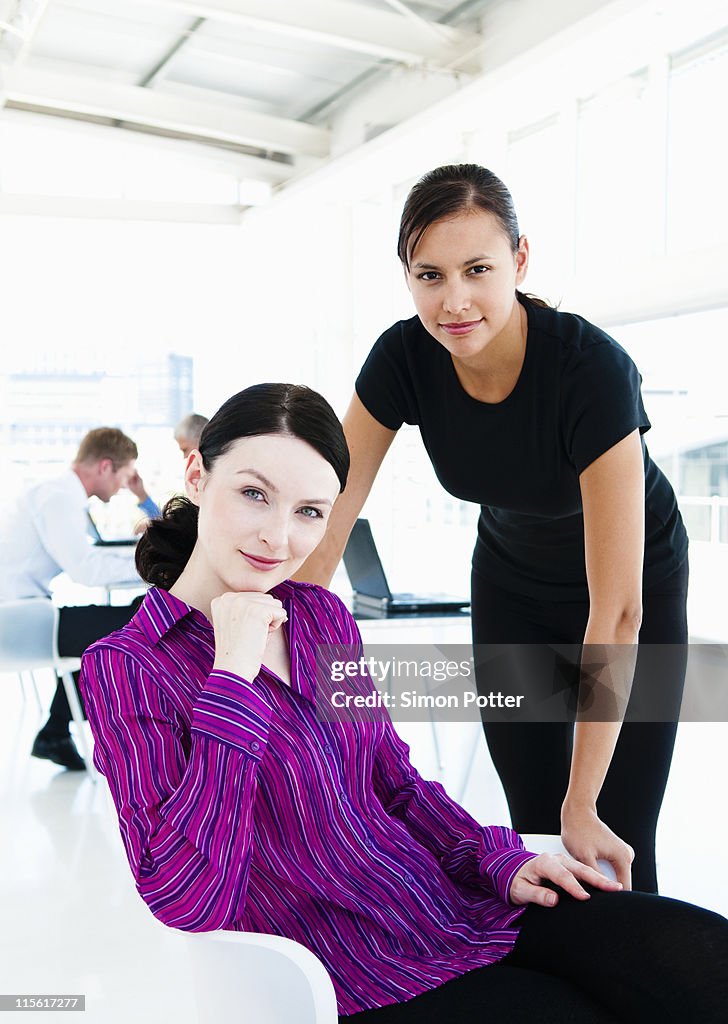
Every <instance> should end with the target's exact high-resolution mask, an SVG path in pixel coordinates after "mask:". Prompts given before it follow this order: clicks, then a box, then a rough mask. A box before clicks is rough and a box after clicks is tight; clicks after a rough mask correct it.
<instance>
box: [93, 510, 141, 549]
mask: <svg viewBox="0 0 728 1024" xmlns="http://www.w3.org/2000/svg"><path fill="white" fill-rule="evenodd" d="M87 516H88V524H89V525H88V532H89V533H90V534H91V538H92V542H93V545H94V547H96V548H128V547H130V546H133V545H134V544H136V542H137V541H138V540H139V535H138V534H136V535H135V536H133V537H114V538H113V539H111V540H110V539H107V538H105V537H102V536H101V534H100V533H99V528H98V526H97V525H96V523H95V522H94V519H93V516H92V515H91V513H90V512H88V513H87Z"/></svg>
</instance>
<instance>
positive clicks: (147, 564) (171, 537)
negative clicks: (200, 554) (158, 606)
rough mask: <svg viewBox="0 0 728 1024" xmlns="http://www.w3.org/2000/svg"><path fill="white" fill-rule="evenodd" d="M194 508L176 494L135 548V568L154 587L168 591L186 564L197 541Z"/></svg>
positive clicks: (186, 499) (188, 500) (196, 512)
mask: <svg viewBox="0 0 728 1024" xmlns="http://www.w3.org/2000/svg"><path fill="white" fill-rule="evenodd" d="M198 512H199V510H198V508H197V505H194V504H193V503H192V502H191V501H190V499H189V498H185V497H184V496H183V495H181V494H177V495H175V496H174V497H172V498H170V499H169V501H168V502H167V504H166V505H165V506H164V509H163V510H162V518H161V519H153V520H152V521H151V522H150V524H149V526H148V527H147V528H146V530H145V531H144V533H143V534H142V536H141V537H140V539H139V543H138V544H137V547H136V556H135V560H136V567H137V572H138V573H139V575H140V576H141V578H142V579H143V580H144V581H145V582H146V583H149V584H151V585H152V586H154V587H161V588H162V589H163V590H169V588H170V587H172V586H173V585H174V584H175V583H176V582H177V580H178V579H179V577H180V576H181V575H182V570H183V569H184V567H185V566H186V565H187V562H188V561H189V558H190V555H191V554H192V551H193V548H194V546H195V544H196V542H197V517H198Z"/></svg>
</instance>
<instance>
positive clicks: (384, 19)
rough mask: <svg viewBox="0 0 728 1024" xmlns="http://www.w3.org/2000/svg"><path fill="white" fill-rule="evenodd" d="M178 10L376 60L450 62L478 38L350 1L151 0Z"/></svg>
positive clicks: (419, 62) (467, 49) (415, 62)
mask: <svg viewBox="0 0 728 1024" xmlns="http://www.w3.org/2000/svg"><path fill="white" fill-rule="evenodd" d="M153 2H154V3H155V4H156V5H157V6H161V7H167V8H171V9H173V10H176V11H179V12H180V13H185V14H190V15H193V16H195V17H200V18H206V19H208V20H210V21H222V22H226V23H228V24H233V25H240V26H242V27H245V28H256V29H260V30H263V31H266V32H276V33H280V34H281V35H286V36H289V37H294V38H299V39H304V40H306V41H308V42H314V43H320V44H324V45H328V46H336V47H340V48H343V49H346V50H352V51H354V52H357V53H364V54H367V55H368V56H370V57H372V58H374V59H376V60H380V59H386V60H395V61H397V62H400V63H405V64H414V65H422V64H427V65H428V66H431V67H438V66H443V67H445V66H448V65H449V64H451V63H452V62H453V61H455V60H457V58H458V57H460V56H462V55H463V53H465V52H467V51H469V50H471V49H472V47H473V45H474V43H475V42H477V39H478V37H477V36H474V35H473V33H465V32H462V31H460V30H458V29H453V28H448V27H445V26H443V25H438V24H436V23H434V22H433V23H432V25H430V24H428V23H427V22H425V21H424V20H423V19H419V23H417V22H414V21H413V20H412V19H411V18H408V17H405V16H404V15H401V14H393V13H390V12H389V11H382V10H379V9H377V8H373V7H367V6H365V5H364V4H361V3H355V2H353V0H153Z"/></svg>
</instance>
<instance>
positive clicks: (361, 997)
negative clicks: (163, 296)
mask: <svg viewBox="0 0 728 1024" xmlns="http://www.w3.org/2000/svg"><path fill="white" fill-rule="evenodd" d="M348 465H349V455H348V450H347V447H346V443H345V440H344V436H343V433H342V430H341V426H340V424H339V422H338V420H337V419H336V416H335V415H334V412H333V410H332V409H331V407H330V406H329V405H328V403H327V402H326V401H325V400H324V399H323V398H322V397H321V396H320V395H318V394H317V393H316V392H314V391H311V390H309V389H308V388H305V387H301V386H294V385H289V384H260V385H257V386H255V387H251V388H248V389H247V390H245V391H242V392H241V393H240V394H238V395H235V396H234V397H233V398H231V399H229V401H227V402H226V403H225V404H224V405H223V406H222V407H221V409H220V410H219V411H218V412H217V413H216V414H215V415H214V416H213V418H212V419H211V421H210V422H209V423H208V425H207V426H206V427H205V429H204V432H203V434H202V438H201V441H200V446H199V450H195V451H193V452H192V453H191V454H190V455H189V456H188V458H187V463H186V472H185V480H186V490H187V497H186V498H176V499H172V501H171V502H169V503H168V504H167V507H166V508H165V510H164V515H163V518H162V519H161V520H158V521H154V522H152V523H151V524H150V526H149V528H148V529H147V531H146V533H145V535H144V536H143V537H142V539H141V540H140V542H139V548H138V552H137V564H138V568H139V571H140V573H141V575H142V576H143V577H144V578H145V579H146V580H147V581H148V582H149V583H151V584H152V585H153V586H152V588H151V589H150V590H149V592H148V593H147V595H146V597H145V600H144V603H143V604H142V606H141V608H140V609H139V611H138V612H137V614H136V616H135V617H134V618H133V619H132V620H131V622H130V623H129V624H128V625H127V626H125V627H124V628H123V629H121V630H119V631H118V632H116V633H113V634H111V635H110V636H108V637H106V638H105V639H104V640H101V641H100V642H98V643H96V644H94V646H93V647H91V648H89V650H88V651H87V653H86V655H85V656H84V659H83V674H82V688H83V691H84V696H85V700H86V707H87V710H88V717H89V721H90V722H91V726H92V729H93V733H94V736H95V739H96V749H95V754H94V760H95V763H96V765H97V767H98V769H99V771H100V772H102V773H103V774H104V775H105V776H106V779H107V781H108V783H109V786H110V788H111V792H112V795H113V798H114V802H115V804H116V807H117V810H118V813H119V822H120V828H121V834H122V838H123V841H124V845H125V847H126V852H127V856H128V859H129V863H130V866H131V869H132V872H133V874H134V879H135V882H136V886H137V889H138V891H139V893H140V895H141V897H142V899H143V900H144V901H145V902H146V903H147V905H148V906H149V909H150V910H151V911H152V913H153V914H154V915H155V917H157V918H158V919H159V920H160V921H162V922H164V923H165V924H167V925H169V926H171V927H174V928H181V929H184V930H188V931H207V930H212V929H217V928H226V929H231V930H237V931H254V932H268V933H275V934H278V935H284V936H287V937H289V938H291V939H295V940H297V941H298V942H300V943H303V945H305V946H307V947H308V948H309V949H311V950H312V951H313V952H314V953H315V954H316V955H317V956H318V957H319V958H320V959H321V960H322V961H323V963H324V964H325V966H326V968H327V969H328V971H329V974H330V975H331V978H332V980H333V983H334V986H335V989H336V993H337V997H338V1006H339V1013H340V1014H341V1019H344V1020H351V1021H352V1022H354V1024H356V1022H361V1024H365V1022H366V1024H369V1022H371V1024H390V1022H391V1024H409V1022H415V1021H416V1022H418V1024H427V1022H430V1021H438V1022H439V1021H443V1020H445V1021H448V1022H455V1024H458V1022H462V1024H465V1022H467V1024H471V1022H473V1021H480V1020H482V1021H485V1020H488V1021H500V1020H506V1019H507V1020H508V1021H509V1022H519V1021H524V1022H525V1021H528V1022H529V1024H531V1022H532V1021H534V1020H538V1021H540V1022H549V1021H553V1022H556V1021H558V1022H563V1021H573V1022H577V1021H579V1022H587V1021H588V1022H608V1021H609V1022H614V1021H639V1022H640V1024H644V1022H645V1021H652V1020H659V1021H660V1022H663V1024H664V1022H668V1021H680V1022H684V1021H686V1020H695V1021H700V1022H701V1024H709V1022H717V1021H719V1020H721V1021H722V1020H724V1019H725V1017H724V1014H725V1007H726V1005H728V982H727V981H726V977H727V976H728V971H727V970H726V968H727V967H728V922H727V921H726V920H725V919H724V918H723V917H721V916H719V915H717V914H714V913H711V912H709V911H707V910H703V909H700V908H698V907H694V906H691V905H689V904H685V903H680V902H678V901H676V900H671V899H665V898H662V897H659V896H652V895H646V894H641V893H632V892H625V891H619V890H620V889H621V886H620V885H619V883H617V882H612V881H610V880H608V879H607V878H606V877H605V876H604V875H602V874H601V873H600V872H598V871H596V870H594V869H593V868H590V867H587V866H586V865H584V864H580V863H579V862H577V861H575V860H573V859H572V858H571V857H568V856H566V855H563V856H553V855H548V854H542V855H540V856H536V855H535V854H533V853H529V852H527V851H526V850H525V849H524V848H523V843H522V842H521V840H520V838H519V836H518V835H517V834H516V833H515V832H513V831H512V830H511V829H510V828H506V827H504V826H481V825H479V824H478V823H477V822H476V821H474V820H473V818H471V817H470V816H469V815H468V814H467V813H466V812H465V811H464V810H463V809H462V808H461V807H460V806H458V805H457V804H456V803H455V802H454V801H453V800H451V799H450V798H449V797H448V796H447V795H446V793H445V791H444V790H443V788H442V787H441V786H440V785H439V784H437V783H434V782H427V781H425V780H423V779H422V778H421V777H420V776H419V775H418V773H417V771H416V770H415V769H414V768H413V767H412V765H411V764H410V761H409V756H408V755H409V750H408V747H407V746H406V745H405V744H404V743H403V742H402V741H401V740H400V739H399V737H398V736H397V733H396V732H395V730H394V728H393V726H392V723H391V721H389V719H386V718H385V720H379V721H376V722H326V721H321V720H319V717H318V716H317V714H316V706H315V697H316V685H315V654H316V647H317V645H319V644H341V643H345V644H350V643H351V644H357V643H359V642H360V637H359V633H358V630H357V627H356V625H355V623H354V621H353V619H352V617H351V615H350V614H349V612H348V611H347V610H346V608H345V607H344V605H343V604H342V603H341V601H340V600H339V599H338V598H337V597H336V596H335V595H334V594H332V593H330V592H329V591H327V590H324V589H322V588H321V587H318V586H313V585H310V584H305V583H295V582H292V581H291V580H290V579H289V577H290V576H291V575H292V574H293V573H294V572H295V571H296V569H297V568H298V567H299V566H300V565H301V563H302V562H303V561H304V559H305V558H306V557H307V555H308V554H309V553H310V552H311V551H312V550H313V549H314V548H315V547H316V545H317V544H318V542H319V541H320V540H321V538H322V536H323V533H324V530H325V529H326V521H327V517H328V515H329V513H330V511H331V507H332V505H333V503H334V501H335V500H336V497H337V495H338V494H339V492H340V491H341V490H343V488H344V485H345V483H346V476H347V470H348ZM370 685H371V684H370Z"/></svg>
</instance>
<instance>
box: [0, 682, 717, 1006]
mask: <svg viewBox="0 0 728 1024" xmlns="http://www.w3.org/2000/svg"><path fill="white" fill-rule="evenodd" d="M0 687H2V690H3V694H4V699H3V709H4V715H3V716H2V720H0V758H1V764H2V769H1V770H0V803H1V805H2V817H1V820H2V833H1V838H0V907H1V908H2V929H0V936H1V937H0V994H5V995H8V994H11V993H17V994H24V995H31V994H36V995H38V994H49V995H50V994H53V995H71V994H72V995H79V994H83V995H85V996H86V1006H87V1009H86V1015H85V1018H84V1019H85V1020H87V1021H89V1022H93V1024H97V1022H98V1024H116V1022H121V1021H134V1022H161V1021H168V1020H173V1021H175V1024H193V1022H195V1021H196V1013H195V1006H194V1002H193V995H192V992H191V989H190V985H189V981H188V978H187V973H186V970H185V957H186V955H187V954H186V947H185V940H184V936H183V935H182V934H181V933H178V932H174V931H171V930H168V929H165V928H164V927H163V926H161V925H158V924H157V923H156V922H155V920H154V919H153V918H152V916H151V914H150V913H149V912H148V911H147V909H146V907H145V906H144V904H143V903H142V901H141V900H140V899H139V897H138V896H137V894H136V892H135V890H134V888H133V885H132V883H131V879H130V876H129V872H128V868H127V866H126V861H125V858H124V854H123V850H122V847H121V841H120V839H119V836H118V830H117V826H116V822H115V820H114V819H113V817H112V812H111V810H110V806H109V802H108V799H107V796H106V792H105V784H104V782H103V780H100V782H99V784H98V785H96V786H95V785H94V784H93V783H92V782H91V781H90V780H89V778H88V777H87V776H86V775H85V774H82V773H69V772H66V771H64V770H63V769H60V768H57V767H56V766H54V765H51V764H50V763H48V762H43V761H38V760H36V759H34V758H31V757H30V756H29V750H30V746H31V743H32V740H33V736H34V735H35V732H36V731H37V729H38V726H39V724H40V722H41V721H42V720H44V718H45V715H44V714H43V715H42V716H41V712H39V710H38V707H37V705H36V703H35V699H34V697H33V695H32V692H28V694H27V696H26V698H25V700H24V699H23V696H22V691H21V689H20V686H19V684H18V681H17V679H16V677H13V676H0ZM40 688H41V700H42V703H43V708H44V710H45V708H46V707H47V706H48V703H49V701H50V696H51V693H52V681H51V680H50V679H43V678H41V687H40ZM399 728H400V732H401V733H402V734H403V735H404V736H405V738H406V739H407V740H408V742H410V743H411V745H412V756H413V761H414V762H415V764H417V766H418V768H419V769H420V771H421V772H422V774H424V775H428V776H430V777H438V767H437V764H436V763H435V757H434V749H433V745H432V733H431V730H430V727H429V725H405V724H402V725H400V727H399ZM440 743H441V749H440V754H441V758H442V762H443V764H444V771H443V773H442V776H441V777H442V778H443V781H444V782H445V785H446V788H448V790H449V791H450V792H451V793H452V794H453V795H454V796H457V797H461V802H462V803H463V804H464V805H465V806H466V807H467V809H468V810H469V811H470V812H471V813H472V814H473V815H474V816H475V817H477V818H478V819H479V820H481V821H483V822H493V821H504V820H507V816H506V812H505V801H504V798H503V795H502V792H501V790H500V785H499V783H498V780H497V778H496V776H495V773H494V771H493V769H492V766H490V764H489V759H488V755H487V751H486V748H485V744H484V741H482V739H479V738H478V730H477V729H476V731H475V732H474V731H473V728H472V727H471V726H469V725H452V726H450V727H449V728H448V727H445V726H442V725H441V726H440ZM473 750H475V760H474V763H473V771H472V773H471V775H470V782H469V784H468V786H467V789H466V790H465V792H464V794H462V796H461V793H460V790H461V788H462V783H463V779H464V778H465V769H466V767H467V763H468V760H469V755H470V753H471V751H473ZM727 779H728V725H724V724H720V725H682V726H681V727H680V732H679V737H678V745H677V750H676V752H675V759H674V765H673V771H672V776H671V780H670V785H669V790H668V794H667V797H666V801H665V804H664V808H663V813H662V818H661V826H660V833H659V846H658V859H659V870H660V879H661V886H662V892H663V893H664V894H665V895H668V896H674V897H679V898H681V899H686V900H691V901H693V902H695V903H699V904H701V905H703V906H706V907H710V908H711V909H714V910H718V911H720V912H721V913H724V914H726V915H728V885H726V878H728V822H727V820H726V813H725V809H723V810H721V807H722V808H725V789H726V780H727ZM20 1016H21V1013H20V1012H9V1013H8V1014H7V1018H6V1017H3V1020H5V1019H7V1020H8V1021H12V1020H14V1019H17V1018H19V1017H20ZM22 1016H27V1013H23V1014H22ZM240 1019H241V1021H243V1020H245V1012H244V1008H241V1018H240Z"/></svg>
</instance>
